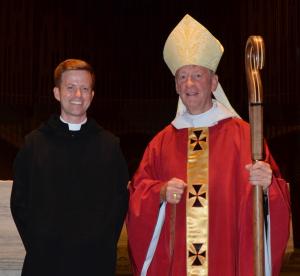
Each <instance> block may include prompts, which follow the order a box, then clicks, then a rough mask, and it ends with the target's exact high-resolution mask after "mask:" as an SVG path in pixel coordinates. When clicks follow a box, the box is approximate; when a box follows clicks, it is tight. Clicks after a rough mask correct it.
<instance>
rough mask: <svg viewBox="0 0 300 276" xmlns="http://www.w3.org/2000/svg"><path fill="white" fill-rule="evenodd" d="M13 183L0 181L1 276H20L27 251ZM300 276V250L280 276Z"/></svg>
mask: <svg viewBox="0 0 300 276" xmlns="http://www.w3.org/2000/svg"><path fill="white" fill-rule="evenodd" d="M10 189H11V183H10V182H7V181H0V276H20V275H21V272H20V271H21V267H22V263H23V258H24V254H25V251H24V249H23V245H22V242H21V240H20V238H19V235H18V232H17V230H16V228H15V225H14V223H13V221H12V218H11V215H10V209H9V197H10ZM117 262H118V266H117V275H118V276H125V275H127V276H129V275H131V274H130V264H129V257H128V253H127V235H126V231H125V228H123V230H122V233H121V237H120V240H119V243H118V260H117ZM296 275H297V276H300V249H295V251H294V252H293V253H289V254H287V255H286V257H285V260H284V265H283V268H282V273H281V274H280V276H296Z"/></svg>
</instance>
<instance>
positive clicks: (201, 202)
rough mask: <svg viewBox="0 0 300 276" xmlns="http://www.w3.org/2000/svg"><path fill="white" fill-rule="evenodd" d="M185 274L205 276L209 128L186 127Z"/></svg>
mask: <svg viewBox="0 0 300 276" xmlns="http://www.w3.org/2000/svg"><path fill="white" fill-rule="evenodd" d="M188 138H189V139H188V156H187V157H188V158H187V163H188V164H187V184H188V186H187V199H186V241H187V276H194V275H195V276H196V275H197V276H204V275H205V276H207V275H208V156H209V155H208V128H189V129H188Z"/></svg>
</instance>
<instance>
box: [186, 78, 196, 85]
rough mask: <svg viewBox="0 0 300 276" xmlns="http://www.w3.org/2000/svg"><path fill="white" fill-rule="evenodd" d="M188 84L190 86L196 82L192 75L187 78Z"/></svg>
mask: <svg viewBox="0 0 300 276" xmlns="http://www.w3.org/2000/svg"><path fill="white" fill-rule="evenodd" d="M186 84H187V85H188V86H191V85H193V84H194V82H193V80H192V77H191V76H189V77H188V78H187V80H186Z"/></svg>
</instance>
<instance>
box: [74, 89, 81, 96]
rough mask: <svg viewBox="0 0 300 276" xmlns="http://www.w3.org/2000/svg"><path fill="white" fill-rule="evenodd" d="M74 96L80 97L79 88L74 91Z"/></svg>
mask: <svg viewBox="0 0 300 276" xmlns="http://www.w3.org/2000/svg"><path fill="white" fill-rule="evenodd" d="M75 96H76V97H81V90H80V88H77V89H76V91H75Z"/></svg>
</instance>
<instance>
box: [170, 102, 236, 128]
mask: <svg viewBox="0 0 300 276" xmlns="http://www.w3.org/2000/svg"><path fill="white" fill-rule="evenodd" d="M231 117H236V115H235V114H234V113H233V112H231V111H230V110H228V109H227V108H226V107H225V106H224V105H222V104H221V103H220V102H218V101H216V100H214V99H213V105H212V107H211V109H209V110H208V111H206V112H204V113H201V114H197V115H192V114H190V113H188V112H187V111H185V112H184V113H182V114H180V115H178V114H177V116H176V117H175V119H174V120H173V121H172V125H173V126H174V127H175V128H177V129H182V128H189V127H210V126H213V125H216V124H217V123H218V122H219V121H221V120H224V119H226V118H231Z"/></svg>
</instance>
